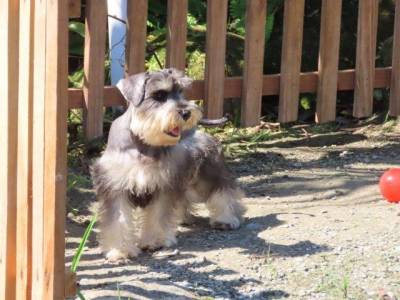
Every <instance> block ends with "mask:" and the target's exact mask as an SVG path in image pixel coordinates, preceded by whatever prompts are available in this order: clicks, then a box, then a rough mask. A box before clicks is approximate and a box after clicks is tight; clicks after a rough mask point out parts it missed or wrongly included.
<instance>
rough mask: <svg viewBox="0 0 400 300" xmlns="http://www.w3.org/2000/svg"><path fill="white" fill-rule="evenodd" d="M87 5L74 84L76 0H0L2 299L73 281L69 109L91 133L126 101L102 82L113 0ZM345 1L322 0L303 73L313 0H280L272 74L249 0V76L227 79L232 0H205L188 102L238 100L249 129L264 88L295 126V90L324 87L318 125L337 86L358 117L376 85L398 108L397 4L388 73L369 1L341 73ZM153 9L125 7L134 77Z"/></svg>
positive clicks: (176, 11)
mask: <svg viewBox="0 0 400 300" xmlns="http://www.w3.org/2000/svg"><path fill="white" fill-rule="evenodd" d="M86 4H87V6H86V37H85V51H84V54H85V57H84V70H85V81H84V87H83V89H68V85H67V72H68V70H67V69H68V68H67V65H68V63H67V62H68V53H67V52H68V32H67V28H68V11H69V14H70V16H77V15H79V14H80V5H79V1H76V0H74V1H67V0H59V1H55V0H32V1H27V0H24V1H19V0H1V1H0V43H1V47H0V66H1V68H0V144H1V147H0V178H1V181H0V220H1V222H2V225H1V227H0V299H7V300H8V299H10V300H12V299H62V298H64V296H65V295H67V294H68V293H69V292H68V289H67V288H66V287H69V286H70V284H71V282H72V283H73V280H72V281H71V278H72V277H71V276H70V274H68V273H67V272H65V269H64V266H65V261H64V248H65V245H64V232H65V218H64V216H65V193H66V136H67V132H66V128H67V127H66V125H67V122H66V116H67V112H68V109H71V108H83V110H84V124H85V134H86V136H87V138H88V139H91V138H95V137H98V136H101V135H102V133H103V128H102V125H103V108H104V107H105V106H114V105H121V104H122V103H123V99H122V97H121V95H120V94H119V92H118V91H117V89H116V88H115V87H111V86H104V57H105V43H106V21H107V20H106V18H107V13H106V2H105V0H87V1H86ZM341 4H342V1H341V0H322V19H321V40H320V55H319V69H318V70H317V71H315V72H310V73H300V64H301V49H302V38H303V36H302V35H303V17H304V5H305V1H304V0H284V31H283V48H282V64H281V65H282V68H281V73H280V74H275V75H264V74H263V67H262V66H263V63H264V62H263V59H264V48H265V47H264V46H265V45H264V44H265V41H264V36H265V35H264V28H265V27H264V24H265V17H266V7H267V5H268V1H267V0H251V1H247V8H246V10H247V17H246V38H245V53H244V57H245V61H244V72H243V76H242V77H233V78H226V77H225V51H226V43H225V40H226V39H225V35H226V16H227V9H228V1H227V0H218V1H217V0H209V1H208V6H207V10H208V11H207V39H206V44H207V51H206V69H205V80H204V81H203V80H202V81H195V82H194V84H193V87H192V88H191V89H190V90H189V91H188V94H187V96H188V98H190V99H204V100H205V112H206V115H207V116H208V117H211V118H215V117H220V116H222V114H223V102H224V99H226V98H232V97H241V99H242V109H241V114H242V116H241V122H242V125H243V126H251V125H256V124H258V122H259V118H260V114H261V98H262V96H263V95H280V103H279V120H280V121H281V122H291V121H295V120H296V119H297V117H298V116H297V113H298V99H299V94H300V93H303V92H316V93H317V95H318V101H317V112H316V121H317V122H327V121H333V120H334V119H335V116H336V95H337V91H345V90H354V91H355V94H354V116H355V117H366V116H369V115H371V114H372V101H373V89H374V88H390V89H391V93H390V114H391V115H393V116H396V115H400V82H399V80H400V51H399V50H400V45H399V43H400V0H396V20H395V30H394V47H393V49H395V51H394V52H393V65H392V67H389V68H381V69H376V68H375V53H376V35H377V25H378V24H377V23H378V22H377V20H378V9H379V0H362V1H360V2H359V14H358V34H357V63H356V66H355V69H354V70H340V71H338V60H339V41H340V23H341V9H342V5H341ZM68 5H69V7H68ZM147 7H148V1H147V0H129V3H128V20H127V29H128V30H127V40H128V43H127V47H126V71H127V74H134V73H137V72H141V71H143V70H144V66H145V65H144V62H145V49H146V22H147ZM68 8H69V10H68ZM187 10H188V5H187V0H169V1H168V18H167V23H168V26H167V28H168V35H167V36H168V40H167V60H166V61H167V66H168V67H176V68H179V69H183V68H184V67H185V45H186V34H187V28H186V15H187ZM17 20H19V22H17ZM396 50H397V51H396ZM266 57H268V55H267V56H266ZM66 274H68V276H66ZM72 287H73V284H72Z"/></svg>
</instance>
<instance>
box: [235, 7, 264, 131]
mask: <svg viewBox="0 0 400 300" xmlns="http://www.w3.org/2000/svg"><path fill="white" fill-rule="evenodd" d="M266 14H267V1H266V0H253V1H247V7H246V41H245V52H244V56H245V64H244V72H243V73H244V76H243V90H242V110H241V124H242V126H254V125H257V124H258V123H259V122H260V116H261V100H262V86H263V66H264V45H265V19H266Z"/></svg>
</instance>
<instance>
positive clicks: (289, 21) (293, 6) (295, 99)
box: [278, 0, 304, 123]
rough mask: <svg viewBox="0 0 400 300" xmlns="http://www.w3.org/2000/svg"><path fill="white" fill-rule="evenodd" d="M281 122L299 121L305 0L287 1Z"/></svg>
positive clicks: (280, 107)
mask: <svg viewBox="0 0 400 300" xmlns="http://www.w3.org/2000/svg"><path fill="white" fill-rule="evenodd" d="M284 5H285V8H284V17H283V18H284V21H283V42H282V62H281V82H280V98H279V117H278V118H279V121H280V122H282V123H286V122H292V121H296V120H297V115H298V110H299V88H300V67H301V51H302V45H303V23H304V0H285V4H284Z"/></svg>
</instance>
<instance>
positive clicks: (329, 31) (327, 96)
mask: <svg viewBox="0 0 400 300" xmlns="http://www.w3.org/2000/svg"><path fill="white" fill-rule="evenodd" d="M341 15H342V0H323V1H322V13H321V33H320V44H319V64H318V77H319V78H318V79H319V80H318V92H317V111H316V115H315V121H316V122H317V123H324V122H330V121H335V120H336V98H337V97H336V95H337V82H338V67H339V46H340V23H341Z"/></svg>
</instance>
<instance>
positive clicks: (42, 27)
mask: <svg viewBox="0 0 400 300" xmlns="http://www.w3.org/2000/svg"><path fill="white" fill-rule="evenodd" d="M34 23H35V24H34V27H35V28H34V61H33V62H34V63H33V68H34V78H33V136H32V219H33V220H35V222H33V223H32V299H43V285H44V283H43V282H44V279H43V272H42V268H43V264H44V257H43V251H44V244H43V221H42V220H43V219H44V215H43V197H44V189H43V188H44V185H43V182H44V119H45V110H44V105H45V79H46V78H45V74H46V72H45V68H46V52H45V51H43V49H45V48H46V1H45V0H42V1H35V16H34Z"/></svg>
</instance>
